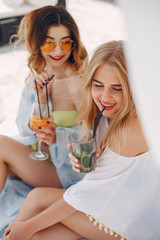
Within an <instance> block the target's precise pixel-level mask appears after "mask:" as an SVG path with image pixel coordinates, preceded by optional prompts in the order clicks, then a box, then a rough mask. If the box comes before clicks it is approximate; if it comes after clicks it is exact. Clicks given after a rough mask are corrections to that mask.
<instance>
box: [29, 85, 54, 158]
mask: <svg viewBox="0 0 160 240" xmlns="http://www.w3.org/2000/svg"><path fill="white" fill-rule="evenodd" d="M34 83H35V87H36V94H37V101H35V103H34V108H33V111H32V114H31V119H30V125H31V127H32V129H33V130H34V131H35V132H36V133H44V131H43V127H46V128H50V126H49V124H48V123H47V122H51V121H52V108H51V103H50V101H49V97H48V90H47V84H46V85H45V87H46V100H45V104H44V103H43V104H41V103H40V99H39V93H38V88H37V83H36V80H34ZM30 158H32V159H34V160H39V161H42V160H46V159H48V154H47V153H45V152H42V151H41V141H40V140H39V141H38V150H37V151H36V152H32V153H30Z"/></svg>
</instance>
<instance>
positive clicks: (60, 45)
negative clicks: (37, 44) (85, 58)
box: [42, 39, 74, 52]
mask: <svg viewBox="0 0 160 240" xmlns="http://www.w3.org/2000/svg"><path fill="white" fill-rule="evenodd" d="M63 42H65V39H62V40H60V41H55V40H49V41H48V42H47V41H46V40H45V42H44V43H43V44H42V51H44V52H51V51H53V50H54V49H55V48H56V47H57V45H58V46H59V47H60V48H61V50H62V51H67V50H65V49H63V45H62V43H63ZM66 42H67V40H66ZM68 42H70V43H71V44H72V46H71V50H72V49H73V47H74V41H73V40H72V39H70V40H68ZM45 43H55V44H56V45H55V46H54V47H53V48H52V49H51V50H50V51H46V50H44V49H43V46H44V45H45ZM69 51H70V50H68V51H67V52H69Z"/></svg>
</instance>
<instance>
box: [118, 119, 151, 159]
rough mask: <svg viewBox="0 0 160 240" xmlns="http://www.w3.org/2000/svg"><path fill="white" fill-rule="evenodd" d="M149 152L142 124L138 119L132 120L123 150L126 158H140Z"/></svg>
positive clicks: (128, 126) (127, 128) (127, 129)
mask: <svg viewBox="0 0 160 240" xmlns="http://www.w3.org/2000/svg"><path fill="white" fill-rule="evenodd" d="M148 150H149V148H148V144H147V141H146V139H145V135H144V132H143V129H142V127H141V123H140V121H139V119H138V118H137V117H136V118H134V119H131V120H130V121H129V122H128V124H127V126H126V137H125V141H124V146H123V149H122V152H123V155H125V156H130V157H133V156H138V155H140V154H143V153H145V152H147V151H148Z"/></svg>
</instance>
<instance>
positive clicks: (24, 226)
mask: <svg viewBox="0 0 160 240" xmlns="http://www.w3.org/2000/svg"><path fill="white" fill-rule="evenodd" d="M75 212H76V210H75V209H74V208H73V207H71V206H70V205H69V204H68V203H66V202H65V201H64V199H63V198H61V199H60V200H58V201H57V202H55V203H53V204H52V205H51V206H50V207H48V208H47V209H45V210H44V211H42V212H41V213H39V214H38V215H36V216H34V217H32V218H30V219H29V220H26V221H25V222H16V223H13V224H11V225H10V226H9V227H8V228H7V229H6V231H5V234H6V235H7V239H8V240H10V239H12V240H17V239H21V240H29V239H30V238H31V237H32V236H33V235H34V234H35V233H37V232H39V231H41V230H43V229H45V228H47V227H50V226H52V225H54V224H56V223H58V222H60V221H61V220H63V219H65V218H67V217H68V216H71V215H72V214H73V213H75Z"/></svg>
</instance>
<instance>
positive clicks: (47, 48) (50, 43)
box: [41, 38, 74, 52]
mask: <svg viewBox="0 0 160 240" xmlns="http://www.w3.org/2000/svg"><path fill="white" fill-rule="evenodd" d="M73 43H74V41H73V40H71V39H62V40H60V41H54V40H51V39H50V38H46V40H45V42H44V43H43V44H42V46H41V48H42V51H43V52H51V51H53V50H54V49H55V47H56V46H57V45H59V46H60V48H61V49H62V50H63V51H67V52H69V51H71V50H72V48H73Z"/></svg>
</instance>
